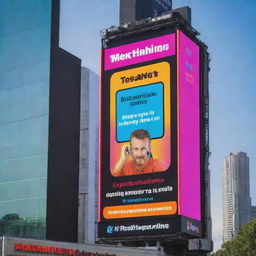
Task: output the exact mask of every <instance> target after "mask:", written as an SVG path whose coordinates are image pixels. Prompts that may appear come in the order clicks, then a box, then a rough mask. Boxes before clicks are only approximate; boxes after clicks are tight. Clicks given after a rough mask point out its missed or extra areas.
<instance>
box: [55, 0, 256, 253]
mask: <svg viewBox="0 0 256 256" xmlns="http://www.w3.org/2000/svg"><path fill="white" fill-rule="evenodd" d="M182 6H189V7H191V8H192V25H193V27H194V28H195V29H196V30H198V31H199V32H200V33H201V35H200V37H199V38H200V39H201V40H202V41H203V42H205V43H206V44H207V45H208V47H209V49H208V50H209V53H210V58H211V63H210V68H211V71H210V83H209V88H210V151H211V157H210V169H211V189H212V198H211V200H212V218H213V239H214V241H215V249H216V248H218V247H219V246H220V244H221V240H222V190H221V187H222V183H221V182H222V179H221V168H222V164H223V161H224V158H225V156H227V155H228V154H229V153H230V152H239V151H243V152H246V153H247V154H248V156H249V157H250V173H251V197H252V202H253V204H254V205H256V145H255V144H256V96H255V95H256V82H255V78H254V75H255V73H256V67H255V63H256V30H255V27H256V1H255V0H236V1H233V0H226V1H223V0H206V1H198V0H173V8H178V7H182ZM118 23H119V0H107V1H106V0H93V1H86V0H62V10H61V30H60V46H61V47H62V48H64V49H65V50H67V51H69V52H71V53H73V54H74V55H76V56H78V57H79V58H81V59H82V64H83V65H84V66H87V67H88V68H90V69H92V70H93V71H95V72H96V73H99V67H100V65H99V52H100V31H101V30H102V29H104V28H108V27H110V26H111V25H118Z"/></svg>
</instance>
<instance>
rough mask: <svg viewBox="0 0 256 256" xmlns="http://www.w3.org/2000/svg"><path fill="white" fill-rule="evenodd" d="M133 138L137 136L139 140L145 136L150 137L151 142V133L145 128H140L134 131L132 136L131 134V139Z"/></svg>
mask: <svg viewBox="0 0 256 256" xmlns="http://www.w3.org/2000/svg"><path fill="white" fill-rule="evenodd" d="M132 138H136V139H139V140H143V139H145V138H148V140H149V142H150V134H149V132H148V131H147V130H144V129H138V130H135V131H133V132H132V134H131V136H130V141H131V139H132Z"/></svg>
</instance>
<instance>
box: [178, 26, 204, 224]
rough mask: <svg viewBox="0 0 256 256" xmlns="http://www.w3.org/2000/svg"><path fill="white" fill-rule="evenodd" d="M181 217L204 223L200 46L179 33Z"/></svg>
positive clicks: (179, 173) (179, 177)
mask: <svg viewBox="0 0 256 256" xmlns="http://www.w3.org/2000/svg"><path fill="white" fill-rule="evenodd" d="M177 78H178V87H177V101H178V186H179V190H178V191H179V195H178V197H179V198H178V201H179V204H178V205H179V208H178V212H179V215H181V216H185V217H188V218H192V219H196V220H201V191H200V186H201V185H200V184H201V175H200V98H199V95H200V91H199V90H200V86H199V46H198V45H196V44H195V43H194V42H193V41H192V40H191V39H190V38H188V37H187V36H186V35H185V34H184V33H182V32H181V31H179V30H178V31H177Z"/></svg>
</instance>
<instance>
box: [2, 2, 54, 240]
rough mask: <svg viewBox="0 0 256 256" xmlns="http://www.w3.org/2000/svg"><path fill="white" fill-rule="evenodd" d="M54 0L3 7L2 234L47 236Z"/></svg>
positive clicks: (17, 3) (11, 4)
mask: <svg viewBox="0 0 256 256" xmlns="http://www.w3.org/2000/svg"><path fill="white" fill-rule="evenodd" d="M50 39H51V0H36V1H34V0H22V1H20V0H2V1H1V2H0V56H1V58H0V235H14V236H22V237H35V238H44V237H45V219H46V188H47V158H48V156H47V153H48V152H47V151H48V119H49V71H50Z"/></svg>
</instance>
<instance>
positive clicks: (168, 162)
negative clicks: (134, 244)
mask: <svg viewBox="0 0 256 256" xmlns="http://www.w3.org/2000/svg"><path fill="white" fill-rule="evenodd" d="M137 37H139V36H137ZM139 39H140V38H136V37H135V38H134V41H133V42H129V43H126V42H120V44H119V45H115V46H113V47H111V45H110V46H109V47H107V48H106V49H103V50H102V85H101V121H100V148H99V149H100V150H99V152H100V156H99V212H98V222H99V225H98V231H99V232H98V237H99V238H105V239H107V238H111V239H115V238H117V239H119V240H120V239H126V238H128V237H134V236H136V237H139V236H143V237H147V236H149V237H150V236H159V235H161V236H170V235H173V234H176V233H180V232H184V233H186V234H188V235H192V236H197V237H199V236H200V235H201V200H200V109H199V107H200V99H199V93H200V90H199V47H198V46H197V45H196V44H195V43H194V42H193V41H192V40H191V39H190V38H188V37H187V36H186V35H185V34H184V33H183V32H181V31H179V30H177V31H168V33H167V32H165V33H163V34H162V35H158V36H155V37H152V36H149V38H143V40H139Z"/></svg>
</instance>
